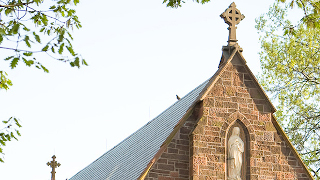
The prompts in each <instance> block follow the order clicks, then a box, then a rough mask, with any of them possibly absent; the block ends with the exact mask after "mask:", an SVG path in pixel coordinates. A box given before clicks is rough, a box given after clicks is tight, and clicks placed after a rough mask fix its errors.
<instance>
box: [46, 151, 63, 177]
mask: <svg viewBox="0 0 320 180" xmlns="http://www.w3.org/2000/svg"><path fill="white" fill-rule="evenodd" d="M47 165H48V166H50V167H51V168H52V171H51V180H55V179H56V168H57V167H59V166H60V165H61V164H60V163H58V162H57V161H56V156H55V155H53V156H52V161H50V162H47Z"/></svg>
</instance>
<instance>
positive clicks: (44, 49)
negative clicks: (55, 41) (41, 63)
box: [41, 44, 49, 51]
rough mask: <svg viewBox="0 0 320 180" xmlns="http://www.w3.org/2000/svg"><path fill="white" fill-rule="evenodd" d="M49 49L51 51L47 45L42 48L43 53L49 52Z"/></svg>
mask: <svg viewBox="0 0 320 180" xmlns="http://www.w3.org/2000/svg"><path fill="white" fill-rule="evenodd" d="M48 49H49V45H48V44H47V45H46V46H45V47H43V48H42V50H41V51H48Z"/></svg>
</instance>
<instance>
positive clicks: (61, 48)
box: [58, 43, 64, 54]
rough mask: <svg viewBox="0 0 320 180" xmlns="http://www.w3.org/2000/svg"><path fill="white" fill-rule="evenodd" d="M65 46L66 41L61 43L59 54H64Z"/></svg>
mask: <svg viewBox="0 0 320 180" xmlns="http://www.w3.org/2000/svg"><path fill="white" fill-rule="evenodd" d="M63 47H64V43H62V44H60V47H59V51H58V52H59V54H62V52H63Z"/></svg>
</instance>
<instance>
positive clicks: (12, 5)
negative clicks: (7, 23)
mask: <svg viewBox="0 0 320 180" xmlns="http://www.w3.org/2000/svg"><path fill="white" fill-rule="evenodd" d="M32 3H34V1H31V2H28V3H18V4H10V5H1V4H0V7H4V8H10V7H17V6H25V5H28V4H32Z"/></svg>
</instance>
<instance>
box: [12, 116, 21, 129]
mask: <svg viewBox="0 0 320 180" xmlns="http://www.w3.org/2000/svg"><path fill="white" fill-rule="evenodd" d="M13 119H14V121H15V123H16V125H17V126H18V127H19V128H21V127H22V126H21V124H20V123H19V121H18V119H17V118H13Z"/></svg>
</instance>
